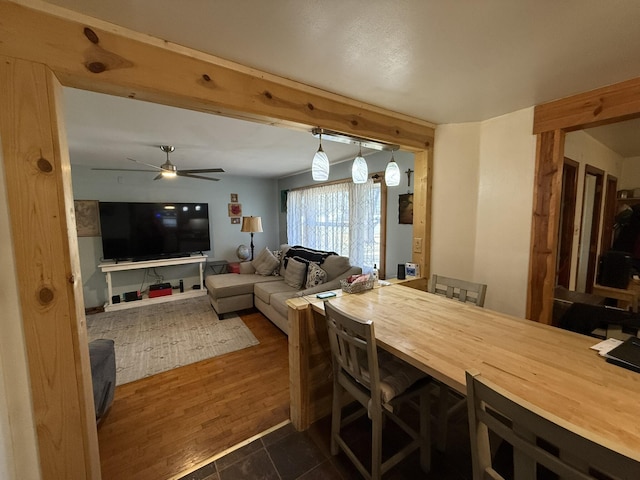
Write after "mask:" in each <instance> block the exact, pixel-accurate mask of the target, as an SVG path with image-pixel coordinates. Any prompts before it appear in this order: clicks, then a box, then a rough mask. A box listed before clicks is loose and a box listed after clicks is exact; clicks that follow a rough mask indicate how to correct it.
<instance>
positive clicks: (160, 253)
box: [99, 202, 211, 261]
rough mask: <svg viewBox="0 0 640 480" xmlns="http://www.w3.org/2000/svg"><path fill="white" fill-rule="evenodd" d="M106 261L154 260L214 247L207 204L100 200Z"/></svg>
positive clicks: (101, 226)
mask: <svg viewBox="0 0 640 480" xmlns="http://www.w3.org/2000/svg"><path fill="white" fill-rule="evenodd" d="M99 206H100V228H101V230H102V252H103V258H104V259H105V260H107V259H109V260H116V261H118V260H134V261H136V260H153V259H159V258H173V257H182V256H188V255H190V254H191V253H195V252H204V251H206V250H210V249H211V242H210V238H209V205H208V204H207V203H142V202H100V203H99Z"/></svg>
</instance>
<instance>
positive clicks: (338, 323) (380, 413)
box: [325, 302, 431, 480]
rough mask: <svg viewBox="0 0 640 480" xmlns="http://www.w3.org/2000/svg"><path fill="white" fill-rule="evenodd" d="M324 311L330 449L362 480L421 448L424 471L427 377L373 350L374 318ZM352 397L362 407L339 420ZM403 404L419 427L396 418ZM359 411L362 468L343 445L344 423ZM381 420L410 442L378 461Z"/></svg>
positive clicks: (428, 455)
mask: <svg viewBox="0 0 640 480" xmlns="http://www.w3.org/2000/svg"><path fill="white" fill-rule="evenodd" d="M325 314H326V319H327V328H328V333H329V341H330V345H331V354H332V365H333V405H332V413H331V415H332V418H331V453H332V454H333V455H337V454H338V452H339V450H340V449H342V451H344V453H345V454H346V455H347V457H348V458H349V460H350V461H351V462H352V463H353V464H354V465H355V466H356V468H357V469H358V471H359V472H360V473H361V474H362V475H363V476H364V477H365V478H368V479H375V480H377V479H380V478H381V476H382V475H383V474H384V473H385V472H387V471H388V470H389V469H390V468H392V467H393V466H394V465H396V464H397V463H398V462H400V461H401V460H403V459H404V458H406V457H407V456H408V455H409V454H411V453H412V452H413V451H415V450H416V449H420V465H421V467H422V469H423V470H424V471H425V472H428V471H429V468H430V463H431V444H430V438H429V424H430V412H429V403H430V402H429V390H428V386H429V382H430V377H429V376H427V375H425V374H424V373H422V372H421V371H420V370H418V369H416V368H414V367H412V366H411V365H409V364H407V363H405V362H404V361H402V360H400V359H399V358H397V357H394V356H393V355H391V354H389V353H388V352H385V351H384V350H378V349H377V348H376V339H375V334H374V322H372V321H371V320H366V321H364V320H360V319H357V318H355V317H352V316H350V315H347V314H345V313H344V312H342V311H340V310H338V309H337V308H335V307H334V306H333V305H331V303H329V302H325ZM349 396H350V397H349ZM351 397H352V398H354V399H355V400H357V401H358V402H359V403H360V406H361V408H359V409H358V410H357V411H355V412H354V413H351V414H350V415H349V416H347V417H346V418H344V419H343V418H342V409H343V406H344V402H345V399H346V398H349V399H351ZM403 404H410V405H412V406H414V407H415V408H417V411H418V413H419V421H418V423H419V430H417V431H416V429H414V428H412V427H411V426H410V425H409V424H408V423H407V422H405V421H404V420H403V419H401V418H400V417H399V416H398V409H399V407H400V405H403ZM364 414H368V416H369V419H370V421H371V466H370V468H367V467H365V465H364V463H363V462H362V461H361V460H360V459H359V458H358V457H357V456H356V454H355V453H354V450H353V445H352V446H350V445H348V444H347V442H346V440H345V437H344V436H343V435H342V430H343V428H344V427H346V426H347V425H349V424H350V423H352V422H354V421H355V420H357V419H359V418H361V417H362V416H363V415H364ZM384 418H389V419H391V420H393V422H395V423H396V424H397V425H398V426H399V427H400V428H401V429H402V430H404V432H405V433H406V434H407V435H408V436H409V438H410V439H411V440H410V441H409V443H408V444H407V445H406V446H404V447H403V448H401V449H400V450H399V451H398V452H397V453H395V454H394V455H392V456H391V457H390V458H389V459H387V460H386V461H384V462H383V461H382V430H383V429H382V427H383V420H384ZM352 443H353V442H352Z"/></svg>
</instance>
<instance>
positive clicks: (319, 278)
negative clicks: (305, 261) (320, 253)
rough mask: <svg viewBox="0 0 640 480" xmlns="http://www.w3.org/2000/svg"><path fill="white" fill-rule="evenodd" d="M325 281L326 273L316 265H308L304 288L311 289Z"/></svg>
mask: <svg viewBox="0 0 640 480" xmlns="http://www.w3.org/2000/svg"><path fill="white" fill-rule="evenodd" d="M326 281H327V272H325V271H324V270H323V269H322V268H320V265H318V264H317V263H309V267H308V268H307V283H305V285H304V288H311V287H315V286H318V285H321V284H323V283H325V282H326Z"/></svg>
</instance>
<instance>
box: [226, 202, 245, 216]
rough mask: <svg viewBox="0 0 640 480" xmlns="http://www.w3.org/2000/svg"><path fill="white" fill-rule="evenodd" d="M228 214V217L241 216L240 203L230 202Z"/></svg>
mask: <svg viewBox="0 0 640 480" xmlns="http://www.w3.org/2000/svg"><path fill="white" fill-rule="evenodd" d="M229 216H230V217H241V216H242V205H241V204H239V203H230V204H229Z"/></svg>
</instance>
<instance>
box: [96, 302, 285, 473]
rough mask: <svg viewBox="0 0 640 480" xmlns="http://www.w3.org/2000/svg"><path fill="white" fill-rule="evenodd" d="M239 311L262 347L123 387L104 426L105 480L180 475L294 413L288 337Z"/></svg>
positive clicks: (100, 433)
mask: <svg viewBox="0 0 640 480" xmlns="http://www.w3.org/2000/svg"><path fill="white" fill-rule="evenodd" d="M239 313H240V316H241V317H242V320H243V321H244V322H245V324H246V325H247V326H248V327H249V328H250V329H251V331H252V332H253V334H254V335H255V336H256V338H257V339H258V341H259V342H260V344H259V345H256V346H253V347H249V348H246V349H243V350H240V351H237V352H232V353H229V354H226V355H222V356H220V357H216V358H212V359H209V360H204V361H202V362H198V363H195V364H192V365H187V366H185V367H180V368H177V369H174V370H171V371H168V372H164V373H160V374H158V375H154V376H152V377H149V378H146V379H142V380H138V381H135V382H131V383H128V384H125V385H121V386H119V387H117V388H116V392H115V399H114V402H113V405H112V407H111V411H110V412H109V414H108V415H107V417H106V418H105V420H104V422H103V423H102V425H101V426H100V428H99V430H98V439H99V446H100V458H101V464H102V478H103V479H104V480H116V479H117V480H127V479H136V480H146V479H149V480H161V479H169V478H176V477H180V476H182V475H183V474H184V473H185V472H188V471H190V470H193V468H194V467H196V466H198V465H200V464H203V463H207V462H208V461H209V460H210V459H211V458H212V457H213V456H215V455H218V454H220V453H221V452H223V451H224V450H226V449H228V448H230V447H232V446H234V445H237V444H238V443H240V442H242V441H244V440H246V439H248V438H251V437H252V436H255V435H257V434H259V433H261V432H264V431H265V430H267V429H269V428H271V427H274V426H276V425H278V424H280V423H281V422H283V421H285V420H287V419H288V418H289V366H288V347H287V337H286V336H285V335H284V334H283V333H282V332H281V331H280V330H279V329H278V328H277V327H275V326H274V325H273V324H272V323H271V322H270V321H269V320H267V319H266V318H265V317H264V316H263V315H262V314H261V313H259V312H257V311H255V310H247V311H243V312H239Z"/></svg>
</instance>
